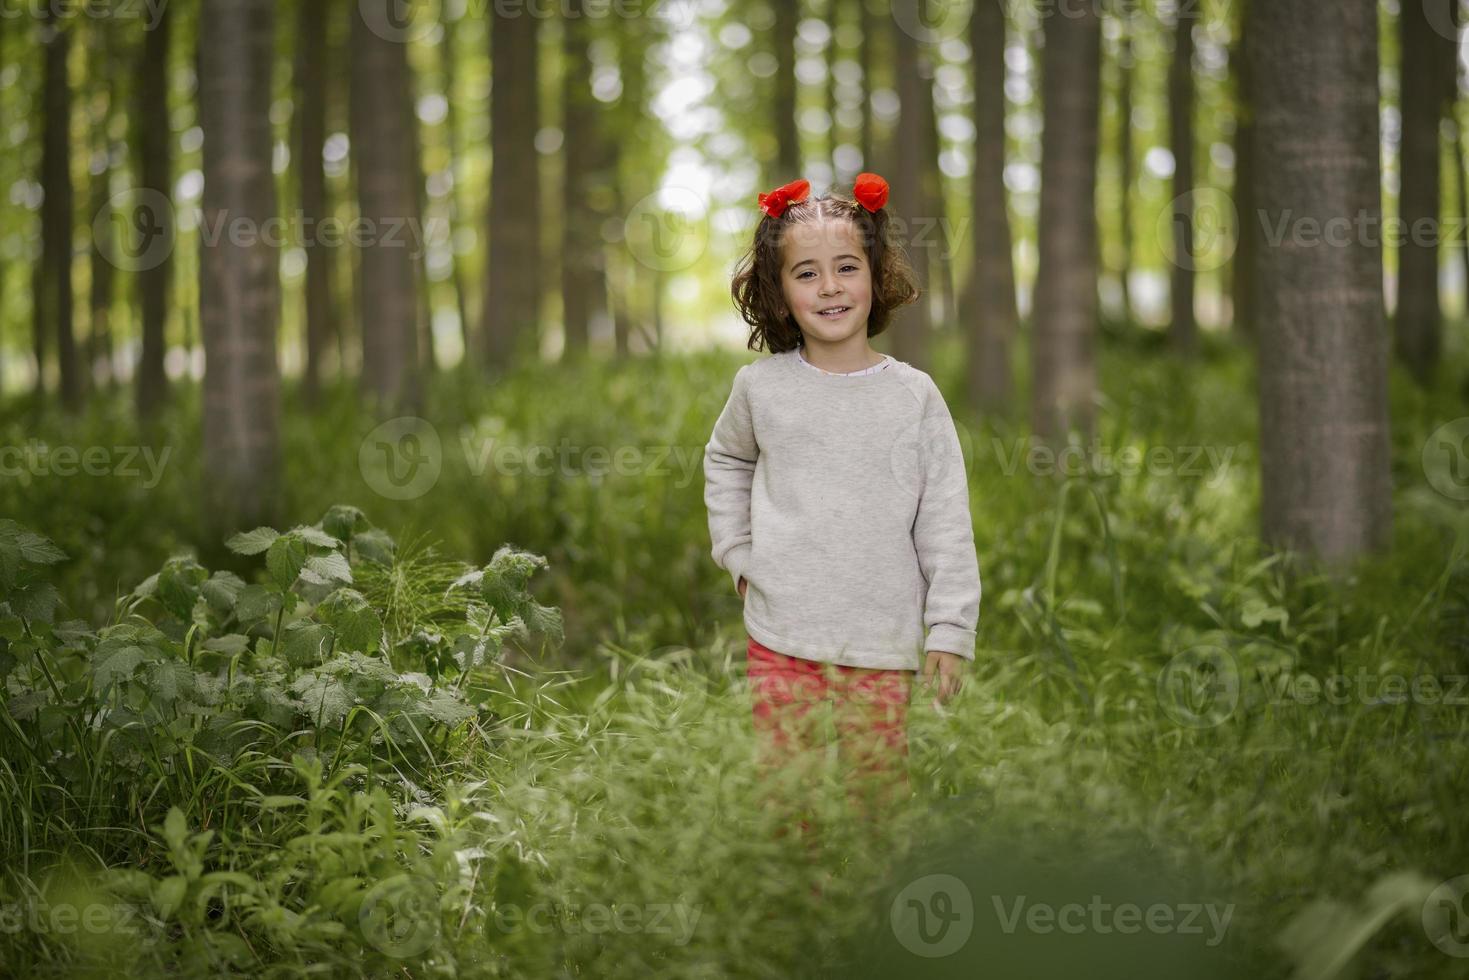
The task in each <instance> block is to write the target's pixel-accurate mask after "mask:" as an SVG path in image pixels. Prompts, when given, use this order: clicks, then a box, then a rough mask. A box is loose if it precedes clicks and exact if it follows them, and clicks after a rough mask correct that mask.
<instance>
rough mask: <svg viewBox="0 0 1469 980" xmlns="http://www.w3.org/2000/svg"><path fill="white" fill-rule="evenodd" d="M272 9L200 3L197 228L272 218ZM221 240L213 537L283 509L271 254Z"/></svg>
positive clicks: (263, 247) (267, 4)
mask: <svg viewBox="0 0 1469 980" xmlns="http://www.w3.org/2000/svg"><path fill="white" fill-rule="evenodd" d="M273 8H274V3H273V0H203V7H202V9H201V11H200V17H199V32H200V34H199V53H200V60H201V62H202V67H203V69H204V70H203V71H201V72H200V73H199V119H200V123H201V124H202V125H203V128H204V198H203V202H202V210H203V215H202V221H203V222H204V223H205V224H206V225H207V226H210V227H214V226H217V225H218V223H219V222H221V221H223V220H225V219H228V220H230V221H236V220H239V221H243V222H248V223H249V224H250V225H251V226H252V227H254V228H263V227H264V224H265V222H266V221H267V220H269V219H271V218H275V217H276V216H277V210H276V191H275V178H274V176H273V174H272V173H271V145H272V139H271V127H270V102H271V90H270V72H271V60H272V54H273V43H272V42H273V35H272V28H273ZM231 237H232V236H230V235H228V234H225V235H221V236H220V237H219V239H218V241H217V242H215V243H214V244H213V245H210V246H208V247H205V248H201V249H200V250H199V306H200V309H199V319H200V322H201V325H202V328H203V335H204V359H205V374H204V385H203V388H204V472H205V485H206V486H207V487H208V488H209V492H210V494H211V495H212V500H211V504H212V507H211V510H210V513H211V515H212V520H213V521H214V522H215V523H216V525H217V529H224V530H227V529H229V528H240V527H249V526H253V525H255V524H262V523H270V522H272V521H274V520H275V519H276V518H277V517H278V516H279V506H280V435H279V429H280V374H279V367H278V365H277V363H276V332H277V329H278V326H279V321H280V277H279V259H280V256H279V253H278V251H277V249H276V248H275V247H274V246H273V245H272V244H270V243H269V242H267V241H266V240H265V238H264V236H255V238H254V239H253V240H250V243H249V244H235V243H234V242H233V241H231Z"/></svg>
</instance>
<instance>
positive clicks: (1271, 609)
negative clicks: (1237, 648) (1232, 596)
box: [1240, 596, 1290, 630]
mask: <svg viewBox="0 0 1469 980" xmlns="http://www.w3.org/2000/svg"><path fill="white" fill-rule="evenodd" d="M1289 620H1290V613H1289V612H1288V611H1287V610H1285V609H1282V608H1281V607H1279V606H1272V605H1271V604H1270V603H1268V602H1266V601H1265V600H1264V599H1261V598H1260V597H1258V596H1251V597H1250V598H1249V599H1246V600H1245V604H1244V606H1243V607H1242V608H1241V609H1240V622H1242V623H1244V624H1245V626H1246V627H1248V628H1249V629H1255V628H1257V627H1258V626H1259V625H1260V624H1261V623H1264V622H1275V623H1279V624H1280V628H1281V629H1282V630H1284V629H1285V627H1286V625H1287V623H1288V622H1289Z"/></svg>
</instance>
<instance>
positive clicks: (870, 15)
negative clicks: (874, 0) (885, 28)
mask: <svg viewBox="0 0 1469 980" xmlns="http://www.w3.org/2000/svg"><path fill="white" fill-rule="evenodd" d="M856 3H857V10H858V12H859V18H858V20H859V23H861V25H862V41H861V43H860V44H859V45H858V47H857V63H858V66H859V67H860V68H861V69H862V135H861V150H862V168H863V169H864V170H873V169H875V168H876V167H877V157H876V152H877V136H876V133H875V132H874V129H875V126H874V124H873V120H872V90H873V88H874V86H873V83H872V72H873V67H872V62H873V57H872V45H873V42H874V41H875V39H876V38H877V33H878V31H879V30H880V29H881V28H880V26H879V22H878V19H877V14H876V13H874V12H873V11H872V9H871V7H870V5H869V4H868V3H867V0H856Z"/></svg>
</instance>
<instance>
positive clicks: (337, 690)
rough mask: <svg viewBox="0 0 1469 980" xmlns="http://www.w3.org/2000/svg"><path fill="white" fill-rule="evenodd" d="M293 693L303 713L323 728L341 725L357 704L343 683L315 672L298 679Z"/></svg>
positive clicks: (293, 686) (292, 687)
mask: <svg viewBox="0 0 1469 980" xmlns="http://www.w3.org/2000/svg"><path fill="white" fill-rule="evenodd" d="M291 692H292V693H293V694H295V695H296V705H297V707H298V708H299V709H300V710H301V712H302V713H303V714H305V715H306V716H307V717H309V718H310V719H311V720H312V722H313V723H315V724H318V725H322V726H332V725H337V724H339V723H340V722H341V720H342V719H343V718H345V717H346V716H347V712H348V711H351V710H352V705H353V704H354V703H355V699H354V698H353V697H352V692H351V691H349V690H347V688H346V685H344V684H343V683H342V682H341V681H339V680H337V679H336V678H335V677H331V676H324V675H322V674H319V673H316V672H314V671H313V672H312V673H309V674H302V675H301V676H300V677H298V678H296V680H295V682H294V683H292V684H291Z"/></svg>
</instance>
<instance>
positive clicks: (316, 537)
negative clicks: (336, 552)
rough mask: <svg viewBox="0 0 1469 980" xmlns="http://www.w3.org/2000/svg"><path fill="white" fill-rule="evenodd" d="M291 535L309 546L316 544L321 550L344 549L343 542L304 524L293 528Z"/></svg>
mask: <svg viewBox="0 0 1469 980" xmlns="http://www.w3.org/2000/svg"><path fill="white" fill-rule="evenodd" d="M291 534H292V536H294V537H298V538H300V539H301V540H302V541H305V542H306V543H307V544H314V545H316V546H318V547H321V548H337V549H340V548H341V547H342V542H341V541H339V540H337V538H336V537H334V536H333V535H330V534H328V533H327V532H325V531H323V530H322V529H321V528H319V527H311V526H309V525H306V524H303V525H301V526H300V527H295V528H292V529H291Z"/></svg>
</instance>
